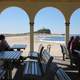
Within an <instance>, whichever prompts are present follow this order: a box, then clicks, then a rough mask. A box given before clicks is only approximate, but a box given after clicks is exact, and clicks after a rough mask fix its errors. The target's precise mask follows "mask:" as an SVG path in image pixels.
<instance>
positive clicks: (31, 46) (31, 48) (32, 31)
mask: <svg viewBox="0 0 80 80" xmlns="http://www.w3.org/2000/svg"><path fill="white" fill-rule="evenodd" d="M32 51H34V22H30V52H32Z"/></svg>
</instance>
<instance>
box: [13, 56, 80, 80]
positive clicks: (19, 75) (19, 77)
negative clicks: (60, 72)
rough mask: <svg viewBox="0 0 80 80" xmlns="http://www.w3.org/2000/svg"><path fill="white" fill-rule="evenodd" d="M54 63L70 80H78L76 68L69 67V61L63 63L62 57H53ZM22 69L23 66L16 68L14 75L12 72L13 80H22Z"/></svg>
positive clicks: (79, 78) (79, 77)
mask: <svg viewBox="0 0 80 80" xmlns="http://www.w3.org/2000/svg"><path fill="white" fill-rule="evenodd" d="M54 62H55V63H56V64H57V65H58V66H59V67H62V68H63V69H64V70H65V72H66V73H67V74H68V75H69V77H70V78H71V80H80V75H79V74H78V70H77V68H76V67H75V66H74V67H71V66H70V63H69V59H66V60H65V61H63V60H62V57H60V56H55V57H54ZM23 69H24V66H20V67H18V70H17V71H16V73H15V71H13V75H14V74H15V76H14V79H13V80H24V79H23Z"/></svg>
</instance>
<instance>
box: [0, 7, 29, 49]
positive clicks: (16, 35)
mask: <svg viewBox="0 0 80 80" xmlns="http://www.w3.org/2000/svg"><path fill="white" fill-rule="evenodd" d="M29 32H30V25H29V16H28V14H27V13H26V12H25V11H24V10H23V9H22V8H20V7H8V8H6V9H4V10H3V11H2V12H1V14H0V34H5V35H6V40H7V41H8V43H9V44H10V45H13V44H27V47H28V50H29V48H30V37H29Z"/></svg>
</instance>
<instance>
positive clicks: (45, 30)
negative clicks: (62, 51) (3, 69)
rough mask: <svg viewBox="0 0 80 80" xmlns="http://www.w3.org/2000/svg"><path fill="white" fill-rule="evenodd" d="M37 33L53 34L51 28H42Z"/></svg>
mask: <svg viewBox="0 0 80 80" xmlns="http://www.w3.org/2000/svg"><path fill="white" fill-rule="evenodd" d="M35 33H46V34H51V31H50V29H45V28H44V29H40V30H38V31H36V32H35Z"/></svg>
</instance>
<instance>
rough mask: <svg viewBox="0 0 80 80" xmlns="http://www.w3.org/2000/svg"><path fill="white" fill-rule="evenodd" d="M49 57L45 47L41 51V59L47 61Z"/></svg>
mask: <svg viewBox="0 0 80 80" xmlns="http://www.w3.org/2000/svg"><path fill="white" fill-rule="evenodd" d="M50 57H51V55H50V54H49V52H47V50H46V49H44V50H43V52H42V59H43V61H44V62H48V60H49V58H50Z"/></svg>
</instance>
